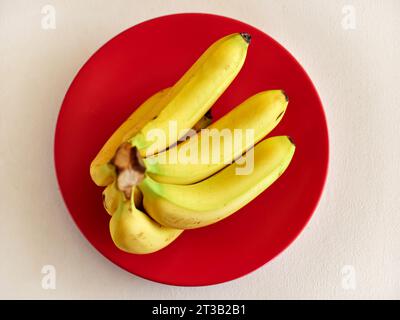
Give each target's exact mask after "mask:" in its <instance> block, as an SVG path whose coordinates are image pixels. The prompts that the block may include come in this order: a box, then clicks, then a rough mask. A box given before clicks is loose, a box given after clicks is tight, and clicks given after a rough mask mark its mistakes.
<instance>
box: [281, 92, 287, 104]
mask: <svg viewBox="0 0 400 320" xmlns="http://www.w3.org/2000/svg"><path fill="white" fill-rule="evenodd" d="M281 91H282V94H283V95H284V96H285V99H286V102H289V96H288V95H287V93H286V92H285V90H281Z"/></svg>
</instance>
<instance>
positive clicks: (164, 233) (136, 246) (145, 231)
mask: <svg viewBox="0 0 400 320" xmlns="http://www.w3.org/2000/svg"><path fill="white" fill-rule="evenodd" d="M118 192H120V195H119V199H120V200H121V199H123V198H124V195H123V194H122V192H121V191H118ZM132 193H133V195H132V196H131V200H123V201H118V207H117V208H116V209H115V211H114V212H113V214H112V217H111V219H110V234H111V238H112V240H113V242H114V244H115V245H116V246H117V247H118V248H119V249H121V250H123V251H125V252H128V253H135V254H148V253H153V252H155V251H158V250H161V249H162V248H164V247H166V246H168V245H169V244H170V243H171V242H172V241H174V240H175V239H176V238H177V237H179V235H180V234H181V233H182V232H183V230H177V229H174V228H169V227H164V226H161V225H160V224H158V223H157V222H155V221H154V220H153V219H151V218H150V217H149V216H148V215H146V214H145V213H144V212H142V211H140V210H139V209H137V208H136V205H135V201H134V199H137V198H140V196H137V195H136V194H137V193H140V191H139V190H138V189H137V188H134V189H133V190H132Z"/></svg>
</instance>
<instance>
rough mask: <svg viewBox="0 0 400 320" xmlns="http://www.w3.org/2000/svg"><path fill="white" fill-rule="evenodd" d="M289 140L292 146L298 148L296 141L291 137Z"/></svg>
mask: <svg viewBox="0 0 400 320" xmlns="http://www.w3.org/2000/svg"><path fill="white" fill-rule="evenodd" d="M287 138H288V139H289V141H290V143H291V144H292V145H294V146H296V143H295V142H294V140H293V138H292V137H291V136H287Z"/></svg>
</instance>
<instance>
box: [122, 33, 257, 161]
mask: <svg viewBox="0 0 400 320" xmlns="http://www.w3.org/2000/svg"><path fill="white" fill-rule="evenodd" d="M249 43H250V35H248V34H246V33H235V34H231V35H228V36H226V37H224V38H222V39H220V40H218V41H217V42H215V43H214V44H212V45H211V46H210V47H209V48H208V49H207V50H206V51H205V53H203V55H202V56H201V57H200V58H199V59H198V60H197V61H196V62H195V63H194V64H193V66H192V67H191V68H190V69H189V70H188V71H187V72H186V73H185V74H184V75H183V76H182V78H181V79H180V80H179V81H178V82H177V83H176V84H175V85H174V86H173V87H172V88H171V89H170V90H169V91H168V94H167V95H165V96H164V97H163V98H162V99H161V100H160V101H159V102H158V106H157V108H160V109H162V111H161V112H160V113H159V115H158V116H157V117H156V118H155V119H153V120H151V121H149V122H148V123H147V124H146V125H145V126H144V127H143V128H142V129H141V130H140V132H139V133H138V134H136V135H135V136H134V137H133V138H132V139H130V140H129V142H130V143H131V144H132V146H134V147H136V148H137V149H138V150H139V152H140V154H141V155H142V157H145V156H150V155H153V154H155V153H157V152H160V151H163V150H165V149H166V148H167V147H169V146H170V145H172V144H174V143H175V142H177V141H178V140H179V138H181V137H182V136H184V134H185V130H186V131H188V130H189V129H190V128H192V127H193V126H194V125H195V124H196V122H198V121H199V120H200V118H201V117H202V116H203V115H204V114H205V113H206V112H207V110H209V109H210V108H211V106H212V105H213V104H214V102H215V101H216V100H217V99H218V98H219V97H220V96H221V94H222V93H223V92H224V91H225V89H226V88H227V87H228V86H229V85H230V83H231V82H232V81H233V79H234V78H235V77H236V75H237V74H238V73H239V71H240V69H241V68H242V66H243V63H244V61H245V58H246V54H247V48H248V45H249ZM159 105H162V108H161V107H159ZM170 121H175V124H176V128H175V130H174V131H176V132H175V133H176V134H175V133H171V132H170V131H171V130H170V129H171V127H170ZM155 130H157V132H156V131H155ZM158 132H161V133H162V134H158Z"/></svg>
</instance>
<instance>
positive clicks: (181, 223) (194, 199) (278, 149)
mask: <svg viewBox="0 0 400 320" xmlns="http://www.w3.org/2000/svg"><path fill="white" fill-rule="evenodd" d="M294 151H295V145H294V144H293V142H292V140H291V139H290V138H289V137H287V136H278V137H273V138H269V139H266V140H264V141H262V142H260V143H258V144H257V145H256V146H255V147H254V163H253V164H254V168H253V171H252V173H251V174H247V175H238V174H237V171H236V169H237V168H238V167H240V165H239V164H238V163H236V162H235V163H233V164H231V165H229V166H228V167H226V168H225V169H223V170H221V171H220V172H218V173H216V174H215V175H213V176H211V177H210V178H208V179H206V180H203V181H201V182H198V183H196V184H192V185H172V184H163V183H159V182H156V181H154V180H153V179H151V178H150V177H148V176H147V177H146V178H145V179H144V180H143V181H142V183H141V184H140V185H139V188H140V190H141V191H142V193H143V205H144V208H145V210H146V212H147V213H148V214H149V215H150V216H151V217H152V218H153V219H154V220H156V221H157V222H159V223H160V224H161V225H164V226H168V227H172V228H177V229H194V228H200V227H204V226H207V225H210V224H212V223H215V222H217V221H220V220H222V219H224V218H226V217H227V216H229V215H231V214H232V213H234V212H235V211H237V210H238V209H240V208H242V207H243V206H245V205H246V204H247V203H249V202H250V201H251V200H253V199H254V198H255V197H257V196H258V195H259V194H260V193H261V192H263V191H264V190H265V189H266V188H268V187H269V186H270V185H271V184H272V183H273V182H274V181H275V180H277V179H278V178H279V177H280V176H281V174H282V173H283V172H284V171H285V170H286V168H287V167H288V165H289V163H290V161H291V159H292V157H293V154H294ZM248 152H250V151H248Z"/></svg>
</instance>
